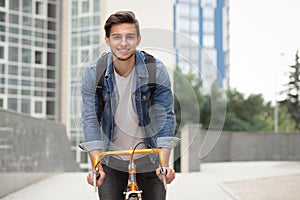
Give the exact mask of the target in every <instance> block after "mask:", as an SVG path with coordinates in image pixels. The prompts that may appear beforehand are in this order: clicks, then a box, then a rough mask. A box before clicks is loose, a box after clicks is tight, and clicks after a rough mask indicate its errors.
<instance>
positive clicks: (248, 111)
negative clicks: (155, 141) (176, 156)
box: [174, 68, 296, 132]
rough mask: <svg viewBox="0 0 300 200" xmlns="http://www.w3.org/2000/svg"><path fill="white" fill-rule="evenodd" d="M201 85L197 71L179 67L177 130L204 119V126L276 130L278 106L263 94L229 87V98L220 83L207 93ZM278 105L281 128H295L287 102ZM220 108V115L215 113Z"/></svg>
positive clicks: (243, 129)
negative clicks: (286, 105) (247, 92)
mask: <svg viewBox="0 0 300 200" xmlns="http://www.w3.org/2000/svg"><path fill="white" fill-rule="evenodd" d="M200 88H201V82H200V80H199V79H198V77H197V76H196V75H194V74H182V73H181V71H180V69H179V68H177V71H176V74H175V77H174V91H175V114H176V122H177V131H178V130H179V129H180V128H181V127H183V126H184V125H185V124H187V123H201V124H202V128H203V129H220V128H223V130H231V131H274V107H273V106H272V105H271V102H265V101H264V99H263V97H262V95H261V94H252V95H250V96H249V97H247V98H246V97H245V96H244V94H242V93H240V92H239V91H237V90H236V89H229V90H227V91H226V96H227V98H226V101H225V100H224V94H223V93H222V92H221V91H220V90H219V89H218V87H216V86H213V87H212V88H211V92H210V93H209V94H205V95H204V94H202V93H201V91H200ZM224 104H225V105H224ZM222 108H226V110H224V111H223V110H222ZM278 109H279V112H278V113H279V115H278V128H279V131H285V132H286V131H294V130H295V128H294V127H295V124H296V123H295V121H294V120H293V119H292V116H291V114H290V113H289V111H288V109H287V108H286V107H284V106H280V107H279V108H278ZM212 110H213V111H212ZM219 110H220V114H219V115H218V114H217V115H216V114H214V115H215V116H212V113H213V112H215V113H218V111H219ZM222 112H223V113H224V112H225V113H224V115H222ZM224 117H225V119H224ZM212 118H214V119H213V120H212Z"/></svg>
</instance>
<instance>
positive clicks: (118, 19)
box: [104, 11, 140, 37]
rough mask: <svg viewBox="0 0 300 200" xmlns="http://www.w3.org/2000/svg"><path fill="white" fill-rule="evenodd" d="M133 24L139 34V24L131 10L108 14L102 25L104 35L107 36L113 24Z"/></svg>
mask: <svg viewBox="0 0 300 200" xmlns="http://www.w3.org/2000/svg"><path fill="white" fill-rule="evenodd" d="M124 23H129V24H135V28H136V33H137V35H138V36H140V25H139V22H138V20H137V19H136V18H135V15H134V13H133V12H131V11H118V12H116V13H114V14H112V15H110V16H109V18H108V19H107V20H106V22H105V25H104V30H105V35H106V37H109V35H110V30H111V27H112V26H113V25H115V24H124Z"/></svg>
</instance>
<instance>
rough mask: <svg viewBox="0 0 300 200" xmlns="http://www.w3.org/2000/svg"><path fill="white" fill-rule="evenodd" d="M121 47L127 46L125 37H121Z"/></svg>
mask: <svg viewBox="0 0 300 200" xmlns="http://www.w3.org/2000/svg"><path fill="white" fill-rule="evenodd" d="M121 45H127V39H126V36H123V37H122V40H121Z"/></svg>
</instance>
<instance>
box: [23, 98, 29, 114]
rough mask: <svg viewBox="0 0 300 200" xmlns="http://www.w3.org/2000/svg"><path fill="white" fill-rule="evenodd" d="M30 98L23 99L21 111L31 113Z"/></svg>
mask: <svg viewBox="0 0 300 200" xmlns="http://www.w3.org/2000/svg"><path fill="white" fill-rule="evenodd" d="M30 103H31V102H30V100H29V99H22V102H21V112H22V113H25V114H30Z"/></svg>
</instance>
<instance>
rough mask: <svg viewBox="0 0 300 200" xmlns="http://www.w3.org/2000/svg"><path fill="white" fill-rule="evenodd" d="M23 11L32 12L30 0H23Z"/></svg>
mask: <svg viewBox="0 0 300 200" xmlns="http://www.w3.org/2000/svg"><path fill="white" fill-rule="evenodd" d="M23 12H25V13H31V12H32V0H23Z"/></svg>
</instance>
